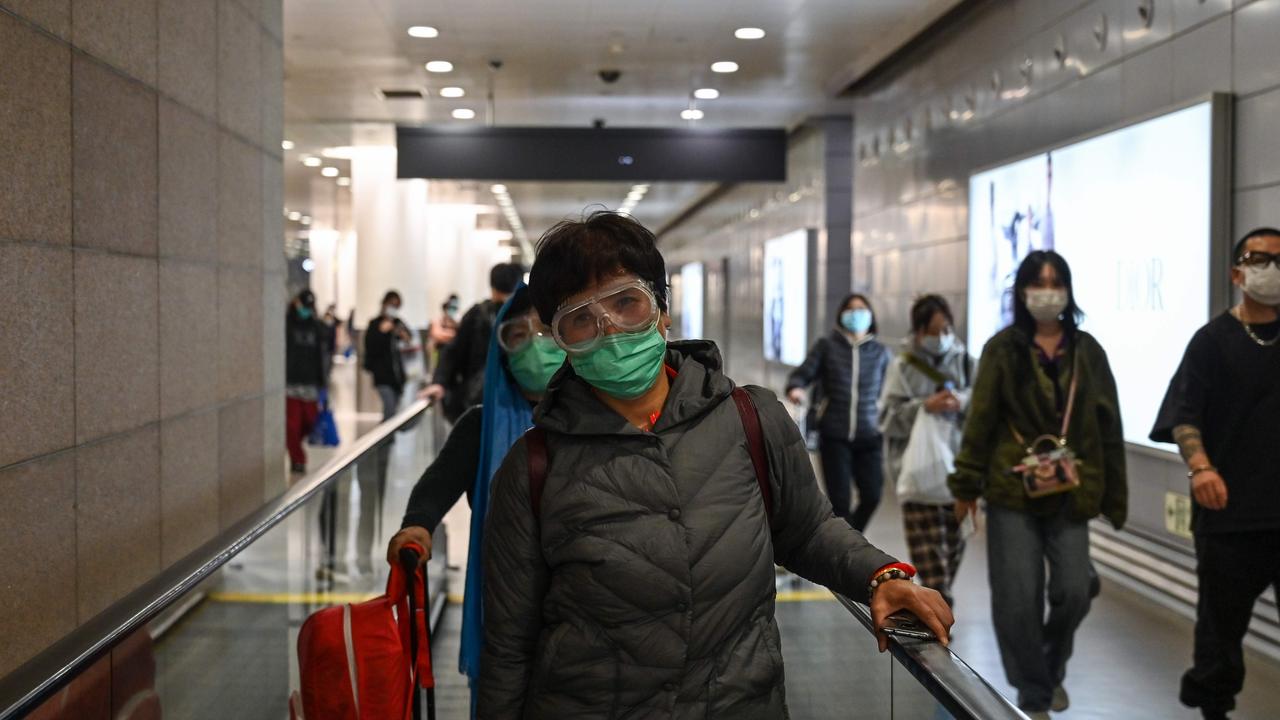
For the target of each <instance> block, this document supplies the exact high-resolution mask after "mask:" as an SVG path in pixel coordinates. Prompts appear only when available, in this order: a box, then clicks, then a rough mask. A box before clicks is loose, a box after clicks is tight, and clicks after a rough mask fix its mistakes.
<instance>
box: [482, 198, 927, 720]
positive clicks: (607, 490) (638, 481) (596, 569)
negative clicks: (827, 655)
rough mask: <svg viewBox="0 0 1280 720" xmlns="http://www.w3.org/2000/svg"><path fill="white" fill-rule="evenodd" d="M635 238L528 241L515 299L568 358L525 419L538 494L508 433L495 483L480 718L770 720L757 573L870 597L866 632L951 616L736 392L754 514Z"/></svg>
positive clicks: (769, 414) (726, 403)
mask: <svg viewBox="0 0 1280 720" xmlns="http://www.w3.org/2000/svg"><path fill="white" fill-rule="evenodd" d="M652 237H653V236H652V234H651V233H649V232H648V231H647V230H645V229H644V228H643V226H640V225H639V224H638V223H636V222H635V221H634V220H631V219H630V218H628V217H625V216H620V215H615V214H612V213H600V214H596V215H593V216H591V217H590V218H588V219H587V220H585V221H580V222H569V223H562V224H561V225H560V226H557V227H556V228H553V229H552V230H551V231H550V232H549V233H548V234H547V236H544V238H543V240H542V241H541V243H540V244H539V253H538V259H537V262H536V263H535V265H534V267H533V271H532V273H531V278H530V279H531V282H530V288H531V292H532V293H533V295H534V303H535V305H536V306H537V308H538V311H539V313H540V314H541V315H542V316H543V317H544V318H545V320H547V321H549V324H550V325H551V327H552V329H553V332H554V333H555V337H556V341H557V342H558V343H560V344H561V346H562V347H565V348H566V349H567V350H568V352H569V366H567V367H565V368H562V369H561V371H560V373H559V374H558V375H557V376H556V378H555V379H554V380H553V381H552V384H551V387H550V388H549V390H548V394H547V396H546V398H545V399H544V400H543V402H542V403H541V404H540V405H539V406H538V409H537V411H536V412H535V415H534V422H535V424H536V426H537V427H538V428H539V433H540V434H539V435H538V437H539V438H542V441H543V442H545V448H546V450H545V453H543V452H541V451H535V455H536V461H535V464H540V463H541V461H543V460H545V461H546V463H547V464H546V470H545V473H540V475H541V476H542V477H543V478H545V480H544V482H543V484H542V485H541V488H542V491H541V494H540V500H535V499H534V498H533V496H532V493H531V487H532V485H531V476H530V450H529V448H530V440H529V436H528V435H526V437H525V439H523V440H521V441H520V442H518V443H517V444H516V445H515V446H514V447H513V448H512V450H511V453H510V454H509V455H508V456H507V459H506V461H505V462H504V463H503V466H502V468H501V469H500V470H499V471H498V473H497V475H495V477H494V480H493V491H492V498H491V500H490V506H489V510H488V517H487V526H486V531H485V541H484V544H485V547H484V553H485V617H484V621H485V647H484V655H483V659H482V661H481V680H480V688H479V700H478V709H477V714H478V717H479V718H480V719H481V720H506V719H514V718H556V719H560V718H602V719H603V718H672V719H675V718H700V719H701V718H708V717H723V718H735V719H741V720H751V719H754V718H759V719H761V720H764V719H770V720H773V719H776V718H785V717H787V710H786V702H785V693H784V683H783V669H782V653H781V647H780V641H779V637H778V627H777V623H776V622H775V621H774V569H773V566H774V563H775V562H776V563H780V564H782V565H784V566H786V567H788V568H790V569H791V570H793V571H795V572H797V573H798V574H800V575H802V576H804V577H807V578H809V579H811V580H814V581H815V582H819V583H822V584H825V585H827V586H829V587H831V588H832V589H834V590H836V591H837V592H841V593H844V594H847V595H849V596H851V597H853V598H854V599H857V600H861V601H863V602H868V601H870V602H871V604H872V613H873V616H874V617H875V618H876V619H877V621H878V622H879V623H880V627H883V622H884V618H885V617H886V616H887V615H888V614H890V613H892V612H895V611H896V610H898V609H907V610H910V611H912V612H915V613H916V614H918V615H919V616H920V617H921V618H922V619H923V620H924V621H925V622H926V623H928V624H929V625H930V626H931V627H933V628H935V632H937V633H938V634H939V636H940V637H943V638H945V637H946V631H947V630H946V629H947V628H948V627H949V626H950V624H951V622H952V618H951V614H950V610H949V609H948V608H947V607H946V606H945V604H943V603H942V600H941V596H939V595H938V594H937V593H936V592H933V591H931V590H927V589H925V588H921V587H919V586H916V585H914V584H912V583H910V582H902V581H900V580H901V578H899V577H898V576H899V575H900V574H901V573H902V570H899V569H898V567H899V566H897V565H896V564H895V562H894V559H893V558H891V557H889V556H888V555H885V554H884V553H882V552H880V551H879V550H877V549H876V548H875V547H873V546H872V545H870V543H868V542H867V541H866V540H865V539H864V538H863V537H862V536H861V535H860V534H859V533H857V532H856V531H854V530H853V529H852V528H851V527H849V525H848V524H847V523H845V522H844V521H843V520H840V519H837V518H836V517H835V516H834V515H832V513H831V509H830V505H829V504H827V503H826V502H825V501H824V500H823V498H822V496H821V494H820V493H819V492H818V488H817V484H816V480H815V478H814V475H813V471H812V468H811V466H810V464H809V458H808V453H807V451H806V450H805V446H804V443H803V441H802V440H801V437H800V434H799V432H798V430H797V429H796V427H795V425H794V423H793V422H792V421H791V419H790V417H789V415H788V414H787V412H786V410H785V409H784V408H783V407H782V406H781V404H780V403H779V402H778V401H777V400H776V399H775V398H774V397H773V396H772V394H771V393H769V392H768V391H766V390H762V389H759V388H748V389H747V390H748V393H749V394H750V398H751V401H752V403H753V404H754V405H755V408H756V410H757V412H758V416H759V420H760V424H761V426H762V431H763V432H762V434H763V437H764V441H765V442H764V444H765V449H766V451H767V452H766V455H767V462H766V464H767V474H768V479H767V482H768V487H769V489H770V492H769V495H770V496H771V498H772V508H771V510H772V512H768V511H767V510H766V507H765V503H764V501H763V495H762V493H761V488H760V487H759V486H758V485H757V476H756V473H755V470H754V469H753V465H752V459H751V454H750V450H749V443H748V440H747V435H746V432H745V431H744V425H743V420H742V418H741V416H740V415H739V412H738V408H737V406H736V405H735V402H734V400H733V398H732V397H731V394H732V392H733V389H734V384H733V382H732V381H731V380H729V379H728V378H727V377H725V376H724V375H723V374H722V373H721V372H720V357H719V353H718V351H717V350H716V348H715V346H714V345H713V344H712V343H709V342H705V341H694V342H687V343H673V344H671V345H668V344H667V343H666V340H665V335H666V326H667V324H669V322H670V321H669V318H668V317H667V315H666V312H665V308H666V305H665V303H666V292H665V268H664V267H663V262H662V257H661V255H660V254H658V252H657V250H656V248H655V247H654V245H653V240H652ZM534 446H535V447H539V446H540V444H539V443H534ZM905 567H906V568H908V569H909V566H905ZM873 580H874V581H875V582H876V587H875V589H874V593H873V592H872V589H871V587H870V585H871V582H872V581H873ZM849 631H850V632H852V631H853V628H852V627H851V628H850V629H849ZM881 644H882V648H883V646H884V638H883V635H882V636H881Z"/></svg>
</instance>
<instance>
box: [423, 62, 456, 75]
mask: <svg viewBox="0 0 1280 720" xmlns="http://www.w3.org/2000/svg"><path fill="white" fill-rule="evenodd" d="M424 67H426V68H427V72H433V73H447V72H453V63H451V62H449V61H448V60H432V61H431V62H429V63H427V64H426V65H425V66H424Z"/></svg>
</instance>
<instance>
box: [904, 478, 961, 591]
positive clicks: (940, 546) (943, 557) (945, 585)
mask: <svg viewBox="0 0 1280 720" xmlns="http://www.w3.org/2000/svg"><path fill="white" fill-rule="evenodd" d="M902 525H903V528H904V529H905V530H906V535H907V548H908V549H909V550H910V552H911V564H912V565H915V566H916V577H918V578H919V579H920V584H921V585H924V586H925V587H927V588H932V589H934V590H937V591H938V592H940V593H942V597H943V598H945V599H946V601H947V604H948V605H954V602H953V599H952V597H951V583H952V582H954V581H955V579H956V573H957V572H959V570H960V558H961V556H963V555H964V540H962V539H960V523H959V522H957V521H956V514H955V505H953V504H949V505H925V504H922V503H911V502H909V503H903V504H902Z"/></svg>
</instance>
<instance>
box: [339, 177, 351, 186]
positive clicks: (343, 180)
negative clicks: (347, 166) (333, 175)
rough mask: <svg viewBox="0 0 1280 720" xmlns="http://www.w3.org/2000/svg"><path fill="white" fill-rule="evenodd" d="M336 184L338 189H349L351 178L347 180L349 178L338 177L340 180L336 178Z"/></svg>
mask: <svg viewBox="0 0 1280 720" xmlns="http://www.w3.org/2000/svg"><path fill="white" fill-rule="evenodd" d="M337 182H338V187H350V186H351V178H349V177H340V178H338V180H337Z"/></svg>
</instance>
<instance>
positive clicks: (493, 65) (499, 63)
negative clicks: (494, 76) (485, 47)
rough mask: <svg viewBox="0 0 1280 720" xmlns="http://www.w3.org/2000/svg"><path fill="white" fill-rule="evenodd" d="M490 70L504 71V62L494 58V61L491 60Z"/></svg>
mask: <svg viewBox="0 0 1280 720" xmlns="http://www.w3.org/2000/svg"><path fill="white" fill-rule="evenodd" d="M489 69H490V70H501V69H502V60H500V59H498V58H494V59H492V60H490V61H489Z"/></svg>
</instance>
